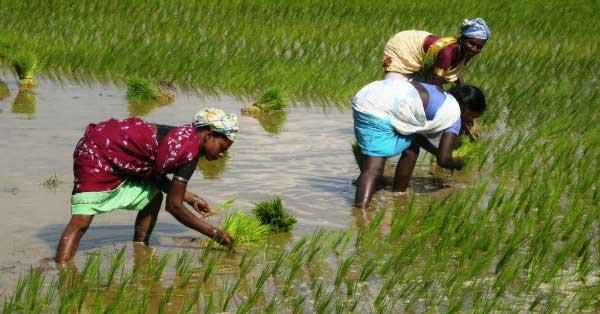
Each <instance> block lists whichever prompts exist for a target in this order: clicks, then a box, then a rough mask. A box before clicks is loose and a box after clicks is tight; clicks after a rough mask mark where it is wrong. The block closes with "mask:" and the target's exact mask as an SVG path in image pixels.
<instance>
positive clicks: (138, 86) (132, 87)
mask: <svg viewBox="0 0 600 314" xmlns="http://www.w3.org/2000/svg"><path fill="white" fill-rule="evenodd" d="M173 98H174V95H173V94H172V93H169V92H163V91H161V90H160V89H158V88H156V87H155V86H154V85H153V84H152V83H151V82H150V81H149V80H147V79H143V78H139V77H132V78H130V79H129V80H128V81H127V99H129V100H133V101H156V102H158V103H160V104H168V103H170V102H172V101H173Z"/></svg>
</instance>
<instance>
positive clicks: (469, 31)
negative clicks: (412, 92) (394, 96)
mask: <svg viewBox="0 0 600 314" xmlns="http://www.w3.org/2000/svg"><path fill="white" fill-rule="evenodd" d="M489 37H490V29H489V28H488V26H487V24H486V23H485V21H484V20H483V19H480V18H475V19H471V20H469V19H466V20H464V21H463V23H462V24H461V27H460V36H459V37H458V38H455V37H441V38H440V37H437V36H435V35H433V34H431V33H429V32H426V31H419V30H408V31H402V32H399V33H397V34H396V35H394V36H393V37H392V38H391V39H390V40H389V41H388V42H387V43H386V45H385V47H384V51H383V52H384V58H383V71H384V75H385V78H390V77H398V78H402V77H404V78H406V79H413V80H416V81H420V82H424V83H430V84H434V85H437V86H439V87H442V85H443V84H445V83H455V84H457V85H463V79H462V69H463V67H464V65H465V64H466V63H467V62H468V61H469V60H470V59H471V58H472V57H473V56H475V55H476V54H478V53H479V52H481V50H482V49H483V46H484V45H485V43H486V41H487V40H488V38H489Z"/></svg>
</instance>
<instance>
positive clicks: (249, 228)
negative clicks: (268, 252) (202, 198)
mask: <svg viewBox="0 0 600 314" xmlns="http://www.w3.org/2000/svg"><path fill="white" fill-rule="evenodd" d="M221 229H223V230H224V231H227V232H228V233H229V234H230V235H231V237H232V238H233V241H234V243H235V244H242V243H252V242H257V241H262V240H265V239H266V238H267V237H268V236H269V234H271V231H270V228H269V226H265V225H262V224H261V223H260V221H259V220H258V219H257V218H256V217H254V216H251V215H247V214H245V213H244V212H242V211H237V212H233V213H229V214H228V215H227V216H226V217H225V219H224V220H223V222H222V223H221Z"/></svg>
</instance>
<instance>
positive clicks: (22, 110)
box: [12, 89, 37, 119]
mask: <svg viewBox="0 0 600 314" xmlns="http://www.w3.org/2000/svg"><path fill="white" fill-rule="evenodd" d="M36 106H37V99H36V97H35V93H34V92H33V91H32V90H29V89H21V90H19V93H18V94H17V97H15V100H14V102H13V105H12V112H13V113H18V114H24V115H25V116H26V117H27V119H33V117H34V116H35V111H36Z"/></svg>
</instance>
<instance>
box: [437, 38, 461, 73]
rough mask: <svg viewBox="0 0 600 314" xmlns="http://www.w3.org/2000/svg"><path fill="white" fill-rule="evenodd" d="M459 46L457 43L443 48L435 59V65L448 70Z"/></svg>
mask: <svg viewBox="0 0 600 314" xmlns="http://www.w3.org/2000/svg"><path fill="white" fill-rule="evenodd" d="M457 48H458V46H457V45H456V44H454V45H449V46H446V47H444V48H442V49H441V50H440V51H439V52H438V55H437V58H436V59H435V67H436V68H440V69H444V70H448V69H449V68H450V65H451V64H452V57H454V50H455V49H457Z"/></svg>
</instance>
